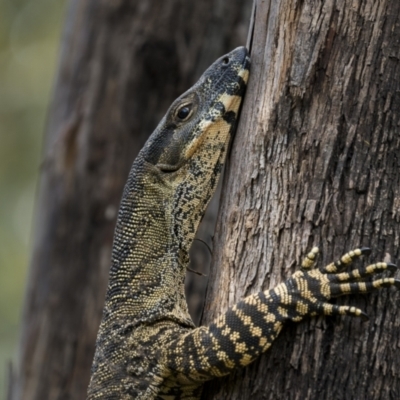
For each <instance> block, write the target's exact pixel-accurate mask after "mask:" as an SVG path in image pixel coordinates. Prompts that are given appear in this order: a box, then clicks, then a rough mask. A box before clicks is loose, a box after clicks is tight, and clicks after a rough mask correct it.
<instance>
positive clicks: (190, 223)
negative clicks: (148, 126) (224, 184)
mask: <svg viewBox="0 0 400 400" xmlns="http://www.w3.org/2000/svg"><path fill="white" fill-rule="evenodd" d="M249 66H250V60H249V57H248V52H247V49H246V48H245V47H239V48H237V49H235V50H233V51H232V52H230V53H228V54H226V55H225V56H223V57H221V58H219V59H218V60H216V61H215V62H214V63H213V64H212V65H211V66H210V67H209V68H208V69H207V70H206V71H205V72H204V74H203V75H202V76H201V77H200V79H199V81H198V82H197V83H196V84H195V85H194V86H193V87H191V88H190V89H189V90H188V91H187V92H185V93H184V94H182V95H181V96H180V97H179V98H178V99H176V100H175V101H174V102H173V103H172V105H171V107H170V108H169V110H168V112H167V114H166V115H165V116H164V118H163V119H162V120H161V122H160V124H159V125H158V127H157V128H156V130H155V131H154V133H153V134H152V135H151V137H150V138H149V140H148V142H147V143H146V145H145V147H144V148H143V150H142V152H141V153H142V154H141V156H142V160H143V161H144V163H145V164H147V166H148V167H149V169H147V168H146V169H147V171H148V172H150V170H151V171H152V172H153V174H152V175H153V177H154V182H156V186H159V187H162V196H161V197H162V198H163V201H165V202H166V203H168V207H171V208H170V212H169V214H170V215H171V216H172V218H175V219H174V221H173V223H172V226H173V235H174V236H175V239H176V240H175V241H177V242H180V243H181V248H182V247H183V248H185V250H186V251H188V248H189V247H190V244H191V242H192V239H193V237H194V234H195V231H196V229H197V226H198V224H199V222H200V220H201V218H202V216H203V214H204V211H205V208H206V206H207V204H208V202H209V200H210V198H211V196H212V194H213V193H214V191H215V188H216V185H217V183H218V178H219V176H220V174H221V172H222V168H223V165H224V162H225V158H226V154H227V150H228V145H229V140H230V138H231V137H232V135H233V134H234V132H235V128H236V121H237V116H238V112H239V108H240V104H241V101H242V98H243V96H244V93H245V89H246V84H247V80H248V76H249ZM160 194H161V193H160ZM160 201H161V199H160ZM181 218H182V219H181ZM186 251H185V253H186Z"/></svg>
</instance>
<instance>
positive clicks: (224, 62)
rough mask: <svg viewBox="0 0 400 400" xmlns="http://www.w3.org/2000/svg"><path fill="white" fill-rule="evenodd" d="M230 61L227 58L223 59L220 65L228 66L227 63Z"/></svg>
mask: <svg viewBox="0 0 400 400" xmlns="http://www.w3.org/2000/svg"><path fill="white" fill-rule="evenodd" d="M230 61H231V60H230V59H229V57H224V58H223V59H222V64H223V65H229V63H230Z"/></svg>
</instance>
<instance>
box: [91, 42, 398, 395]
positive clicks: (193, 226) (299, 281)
mask: <svg viewBox="0 0 400 400" xmlns="http://www.w3.org/2000/svg"><path fill="white" fill-rule="evenodd" d="M248 74H249V60H248V58H247V51H246V50H245V48H243V47H242V48H238V49H236V50H234V51H232V52H231V53H229V54H228V55H226V56H224V57H222V58H220V59H219V60H217V61H216V62H215V63H214V64H213V65H211V67H210V68H209V69H208V70H207V71H206V72H205V73H204V74H203V76H202V77H201V78H200V80H199V81H198V82H197V83H196V85H194V86H193V87H192V88H191V89H189V90H188V91H187V92H186V93H184V94H183V95H182V96H181V97H179V98H178V99H177V100H176V101H175V102H174V103H173V104H172V106H171V107H170V109H169V110H168V112H167V114H166V116H165V117H164V118H163V119H162V121H161V122H160V124H159V126H158V127H157V129H156V130H155V132H154V133H153V134H152V135H151V137H150V138H149V140H148V141H147V143H146V145H145V146H144V148H143V149H142V151H141V152H140V153H139V155H138V157H137V159H136V160H135V162H134V164H133V166H132V169H131V172H130V175H129V179H128V182H127V184H126V187H125V190H124V194H123V198H122V202H121V207H120V210H119V215H118V221H117V227H116V231H115V238H114V246H113V254H112V265H111V271H110V282H109V286H108V291H107V297H106V303H105V307H104V312H103V318H102V322H101V325H100V329H99V333H98V337H97V343H96V353H95V357H94V361H93V366H92V376H91V381H90V385H89V389H88V399H109V400H111V399H198V398H200V396H201V390H202V384H203V383H204V382H205V381H206V380H209V379H212V378H214V377H220V376H223V375H226V374H229V373H230V372H231V371H232V370H233V369H234V368H236V367H238V366H246V365H248V364H249V363H250V362H252V361H253V360H254V359H255V358H256V357H257V356H258V355H260V354H261V353H262V352H264V351H265V350H267V349H268V348H269V347H270V345H271V343H272V341H273V340H274V339H275V338H276V336H277V335H278V334H279V332H280V330H281V329H282V326H283V325H284V323H285V322H287V321H289V320H292V321H301V320H302V319H303V318H304V317H307V316H313V315H317V314H324V315H335V314H348V315H353V316H361V317H365V314H364V313H363V312H362V311H361V310H359V309H357V308H354V307H349V306H336V305H332V304H330V303H329V299H331V298H332V297H336V296H340V295H343V294H353V293H365V292H368V291H371V290H374V289H378V288H380V287H387V286H392V285H396V286H399V282H398V281H396V280H395V279H393V278H384V279H376V278H374V277H373V276H374V274H375V273H379V272H382V271H384V270H386V269H389V270H394V269H395V268H396V267H395V266H394V265H393V264H386V263H377V264H373V265H371V266H369V267H366V268H359V269H356V270H354V271H351V272H349V273H346V272H341V271H340V270H341V267H346V266H347V265H350V264H351V262H352V260H353V259H354V258H356V257H359V256H361V255H362V254H366V253H368V252H369V250H368V249H357V250H354V251H352V252H350V253H348V254H346V255H345V256H343V257H342V258H341V260H340V261H338V262H336V263H333V264H330V265H328V266H327V267H325V268H323V269H315V268H313V267H314V262H315V259H316V255H317V253H318V249H317V248H315V249H313V250H312V251H311V252H310V253H309V254H308V255H307V257H306V259H305V260H304V261H303V264H302V269H301V270H300V271H298V272H296V273H295V274H294V275H293V276H292V277H291V278H290V279H288V280H287V281H286V282H284V283H282V284H280V285H278V286H277V287H275V288H274V289H272V290H268V291H265V292H260V293H258V294H254V295H251V296H249V297H247V298H245V299H244V300H242V301H241V302H239V303H238V304H236V305H235V306H233V307H232V308H231V309H229V310H228V311H227V312H226V313H225V314H224V315H221V316H220V317H219V318H218V319H217V320H216V321H215V322H214V323H212V324H211V325H210V326H208V327H204V326H202V327H199V328H196V327H195V326H194V324H193V322H192V320H191V318H190V316H189V313H188V309H187V305H186V299H185V295H184V279H185V273H186V268H187V266H188V262H189V256H188V254H189V249H190V246H191V244H192V241H193V238H194V235H195V232H196V230H197V227H198V225H199V223H200V220H201V218H202V216H203V214H204V211H205V208H206V206H207V204H208V202H209V200H210V198H211V196H212V194H213V193H214V190H215V188H216V185H217V183H218V178H219V176H220V173H221V170H222V168H223V165H224V162H225V159H226V153H227V148H228V145H229V141H230V139H231V137H232V135H233V133H234V130H235V126H236V119H237V115H238V111H239V107H240V103H241V100H242V98H243V95H244V91H245V87H246V83H247V79H248Z"/></svg>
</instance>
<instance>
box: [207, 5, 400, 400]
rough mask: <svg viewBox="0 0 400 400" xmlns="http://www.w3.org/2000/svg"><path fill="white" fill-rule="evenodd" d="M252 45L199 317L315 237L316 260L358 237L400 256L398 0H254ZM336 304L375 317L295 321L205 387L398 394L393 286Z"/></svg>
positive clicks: (304, 394) (299, 394)
mask: <svg viewBox="0 0 400 400" xmlns="http://www.w3.org/2000/svg"><path fill="white" fill-rule="evenodd" d="M251 55H252V70H251V74H250V82H249V85H248V91H247V95H246V99H245V103H244V106H243V110H242V116H241V120H240V124H239V129H238V132H237V134H236V138H235V142H234V145H233V148H232V153H231V160H230V161H231V162H230V164H231V165H230V168H229V169H228V172H227V174H226V177H225V182H224V186H223V189H222V193H223V195H222V199H221V201H222V205H221V207H222V208H221V210H220V215H219V222H218V223H217V231H216V234H215V237H216V238H217V239H216V242H215V244H214V262H213V267H212V273H211V276H210V280H209V282H210V284H209V288H208V295H207V300H206V307H205V314H204V321H203V322H204V323H209V322H210V321H211V320H213V319H214V318H215V317H216V316H217V315H219V314H220V313H221V312H224V311H225V310H226V309H227V308H228V306H230V305H232V304H234V303H235V302H237V301H238V300H239V299H241V298H243V297H244V296H246V295H248V294H250V293H254V292H258V291H260V290H265V289H268V288H271V287H273V286H275V285H276V284H278V283H279V282H281V281H282V280H284V279H285V278H287V277H288V276H289V275H290V274H292V273H293V272H294V271H295V270H296V269H297V268H298V267H299V265H300V262H301V259H302V257H303V256H304V255H305V254H306V252H307V251H309V250H310V249H311V248H312V247H313V246H315V245H317V246H319V247H320V251H321V252H322V255H321V257H320V260H319V263H322V264H327V263H329V262H331V261H333V260H335V259H337V258H338V257H339V256H341V255H342V254H343V253H345V252H346V251H347V250H350V249H352V248H355V247H358V246H360V245H363V246H369V247H371V248H372V256H371V259H370V260H365V261H364V262H368V261H372V260H385V261H392V262H396V261H397V262H398V259H399V247H400V134H399V131H400V62H399V60H400V2H399V1H398V0H380V1H376V0H363V1H354V0H343V1H334V0H326V1H322V2H321V1H315V0H305V1H298V0H276V1H268V0H257V7H256V16H255V31H254V38H253V47H252V51H251ZM244 161H245V162H244ZM397 277H399V274H398V273H397ZM337 303H339V304H352V305H355V306H358V307H361V308H362V309H364V310H366V312H367V313H368V315H369V317H370V321H369V322H367V323H363V322H361V320H359V319H351V318H349V317H340V318H338V317H330V318H325V317H324V318H314V319H309V320H306V321H303V322H301V323H300V324H290V325H289V326H287V327H286V328H285V329H284V331H283V332H282V334H281V335H280V337H279V338H278V339H277V340H276V341H275V343H273V345H272V348H271V349H270V350H269V351H268V352H267V353H266V354H264V355H263V356H262V357H260V358H259V359H258V360H257V361H256V362H254V364H252V365H251V366H250V367H249V368H246V369H240V370H238V371H237V372H236V373H235V374H233V375H232V376H230V377H227V378H226V379H224V380H216V381H213V382H212V383H210V384H209V385H207V390H206V391H205V393H204V398H205V399H211V398H213V399H250V398H251V399H254V400H255V399H399V398H400V357H399V354H400V330H399V325H400V314H399V294H398V293H397V292H396V290H395V289H385V290H381V291H380V292H378V293H375V294H370V295H365V296H353V297H351V298H350V297H344V298H340V299H338V300H337Z"/></svg>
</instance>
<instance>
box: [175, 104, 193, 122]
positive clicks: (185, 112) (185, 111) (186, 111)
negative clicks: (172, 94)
mask: <svg viewBox="0 0 400 400" xmlns="http://www.w3.org/2000/svg"><path fill="white" fill-rule="evenodd" d="M190 114H191V106H190V105H185V106H183V107H181V108H180V109H179V110H178V112H177V113H176V115H177V117H178V118H179V119H180V120H181V121H184V120H185V119H187V118H188V117H189V115H190Z"/></svg>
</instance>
